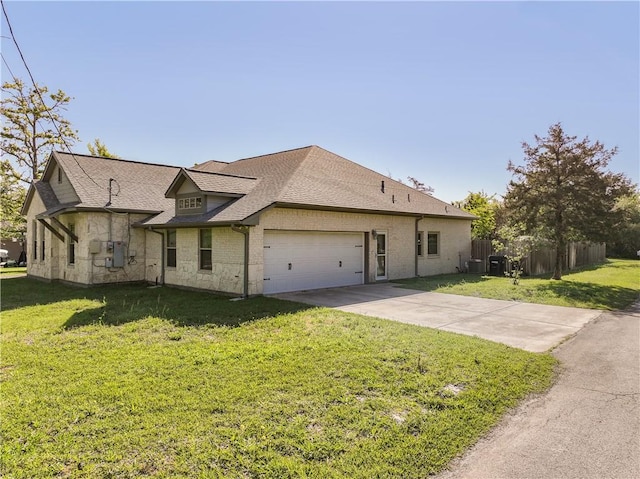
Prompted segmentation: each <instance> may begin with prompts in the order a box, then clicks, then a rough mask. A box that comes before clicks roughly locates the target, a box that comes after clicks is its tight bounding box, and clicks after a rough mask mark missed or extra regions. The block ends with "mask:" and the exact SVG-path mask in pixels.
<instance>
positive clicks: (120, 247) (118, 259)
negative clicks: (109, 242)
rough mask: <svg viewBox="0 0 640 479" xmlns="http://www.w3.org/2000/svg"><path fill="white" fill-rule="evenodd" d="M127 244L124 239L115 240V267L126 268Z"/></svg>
mask: <svg viewBox="0 0 640 479" xmlns="http://www.w3.org/2000/svg"><path fill="white" fill-rule="evenodd" d="M125 250H126V244H125V243H123V242H122V241H114V242H113V267H114V268H124V255H125V253H126V251H125Z"/></svg>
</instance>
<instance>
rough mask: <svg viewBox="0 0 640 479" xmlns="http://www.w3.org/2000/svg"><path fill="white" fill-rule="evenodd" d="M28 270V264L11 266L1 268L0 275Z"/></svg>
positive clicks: (23, 272)
mask: <svg viewBox="0 0 640 479" xmlns="http://www.w3.org/2000/svg"><path fill="white" fill-rule="evenodd" d="M26 272H27V267H26V266H15V267H14V266H9V267H7V268H0V276H3V275H7V276H8V275H11V274H25V273H26Z"/></svg>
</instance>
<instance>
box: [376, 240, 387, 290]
mask: <svg viewBox="0 0 640 479" xmlns="http://www.w3.org/2000/svg"><path fill="white" fill-rule="evenodd" d="M381 236H382V237H384V251H383V252H379V250H378V246H379V243H378V238H380V237H381ZM375 248H376V250H375V251H376V266H375V267H376V281H381V280H386V279H388V278H389V235H387V231H386V230H384V231H382V230H380V231H377V232H376V235H375ZM380 258H382V259H383V262H384V274H382V275H380V274H378V267H379V266H380Z"/></svg>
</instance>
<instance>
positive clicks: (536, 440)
mask: <svg viewBox="0 0 640 479" xmlns="http://www.w3.org/2000/svg"><path fill="white" fill-rule="evenodd" d="M639 325H640V303H636V305H635V306H634V308H632V309H630V310H628V311H623V312H615V313H604V314H603V315H602V316H600V317H599V318H598V319H596V320H595V321H593V322H591V323H589V324H588V325H587V326H586V327H585V328H584V329H583V330H582V331H580V333H579V334H577V335H576V336H574V337H573V338H571V339H570V340H569V341H567V342H565V343H563V344H562V345H561V346H560V347H558V348H557V349H556V350H555V351H553V354H554V356H556V357H557V358H558V359H559V360H560V361H561V368H562V371H561V373H560V376H559V377H558V380H557V382H556V384H555V385H554V386H553V387H552V388H551V389H550V390H549V392H548V393H547V394H545V395H541V396H539V397H535V398H533V399H531V400H529V401H527V402H525V403H524V404H523V405H522V406H520V407H519V408H517V409H516V410H515V411H513V412H512V413H511V414H510V415H509V416H507V417H506V418H505V419H504V420H503V421H502V423H501V424H500V425H499V426H498V427H497V428H495V429H494V430H492V431H491V432H490V433H489V435H488V436H487V437H485V438H484V439H482V440H480V441H479V442H478V443H477V444H476V445H475V446H474V447H473V448H472V449H471V450H469V452H467V454H465V455H464V456H463V457H462V458H461V459H459V460H457V461H454V462H453V463H452V464H451V465H450V470H448V471H445V472H444V473H442V474H440V475H439V476H438V479H462V478H474V479H479V478H511V479H523V478H563V479H596V478H597V479H600V478H617V479H635V478H638V477H640V327H639Z"/></svg>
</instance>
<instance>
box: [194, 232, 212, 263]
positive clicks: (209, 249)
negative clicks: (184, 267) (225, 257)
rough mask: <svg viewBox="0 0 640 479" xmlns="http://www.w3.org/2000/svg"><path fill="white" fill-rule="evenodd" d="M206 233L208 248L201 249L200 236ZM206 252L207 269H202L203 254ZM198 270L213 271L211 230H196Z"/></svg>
mask: <svg viewBox="0 0 640 479" xmlns="http://www.w3.org/2000/svg"><path fill="white" fill-rule="evenodd" d="M205 232H208V235H209V247H208V248H207V247H203V245H202V243H203V241H202V235H203V233H205ZM206 252H208V256H209V264H208V267H203V259H204V258H203V256H202V254H203V253H206ZM198 270H199V271H213V231H212V230H211V228H199V229H198Z"/></svg>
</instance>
